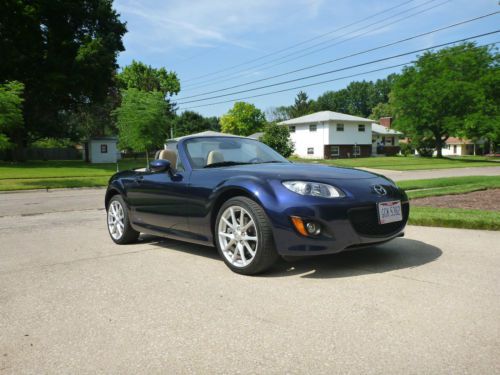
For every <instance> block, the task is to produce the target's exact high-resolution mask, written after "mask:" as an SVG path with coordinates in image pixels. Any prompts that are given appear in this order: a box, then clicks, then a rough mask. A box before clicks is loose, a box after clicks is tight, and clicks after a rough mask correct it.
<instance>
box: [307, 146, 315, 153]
mask: <svg viewBox="0 0 500 375" xmlns="http://www.w3.org/2000/svg"><path fill="white" fill-rule="evenodd" d="M307 155H314V147H308V148H307Z"/></svg>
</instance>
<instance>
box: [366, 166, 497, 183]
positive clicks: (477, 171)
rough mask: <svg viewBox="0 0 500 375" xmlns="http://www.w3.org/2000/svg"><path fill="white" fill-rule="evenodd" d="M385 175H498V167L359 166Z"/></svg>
mask: <svg viewBox="0 0 500 375" xmlns="http://www.w3.org/2000/svg"><path fill="white" fill-rule="evenodd" d="M360 169H364V170H367V171H371V172H375V173H379V174H382V175H384V176H387V177H389V178H391V179H393V180H394V181H403V180H423V179H428V178H442V177H464V176H500V167H472V168H450V169H424V170H416V171H393V170H388V169H370V168H360Z"/></svg>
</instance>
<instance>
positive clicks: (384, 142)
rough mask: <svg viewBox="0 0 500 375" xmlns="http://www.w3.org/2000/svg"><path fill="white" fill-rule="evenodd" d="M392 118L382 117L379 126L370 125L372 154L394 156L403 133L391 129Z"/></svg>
mask: <svg viewBox="0 0 500 375" xmlns="http://www.w3.org/2000/svg"><path fill="white" fill-rule="evenodd" d="M391 124H392V118H391V117H382V118H381V119H380V124H377V123H373V124H372V154H373V155H375V154H384V155H396V154H397V153H399V150H400V147H399V139H400V138H402V137H403V133H401V132H398V131H397V130H394V129H391Z"/></svg>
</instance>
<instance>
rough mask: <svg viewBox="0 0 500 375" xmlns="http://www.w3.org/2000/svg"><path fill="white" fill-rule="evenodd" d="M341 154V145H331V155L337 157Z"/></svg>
mask: <svg viewBox="0 0 500 375" xmlns="http://www.w3.org/2000/svg"><path fill="white" fill-rule="evenodd" d="M339 155H340V147H339V146H330V156H331V157H336V156H339Z"/></svg>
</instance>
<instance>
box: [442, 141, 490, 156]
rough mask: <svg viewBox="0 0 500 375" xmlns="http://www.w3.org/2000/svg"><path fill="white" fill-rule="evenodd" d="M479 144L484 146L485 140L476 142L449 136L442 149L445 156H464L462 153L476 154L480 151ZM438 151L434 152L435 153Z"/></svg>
mask: <svg viewBox="0 0 500 375" xmlns="http://www.w3.org/2000/svg"><path fill="white" fill-rule="evenodd" d="M477 146H481V147H483V146H484V140H479V141H478V142H476V143H475V144H474V142H472V141H470V140H468V139H464V138H455V137H449V138H448V139H447V140H446V142H445V145H444V147H443V148H442V149H441V152H442V154H443V156H462V155H474V154H475V152H474V151H476V153H477V151H479V150H478V149H476V150H474V149H475V148H477ZM435 154H436V152H434V155H435Z"/></svg>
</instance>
